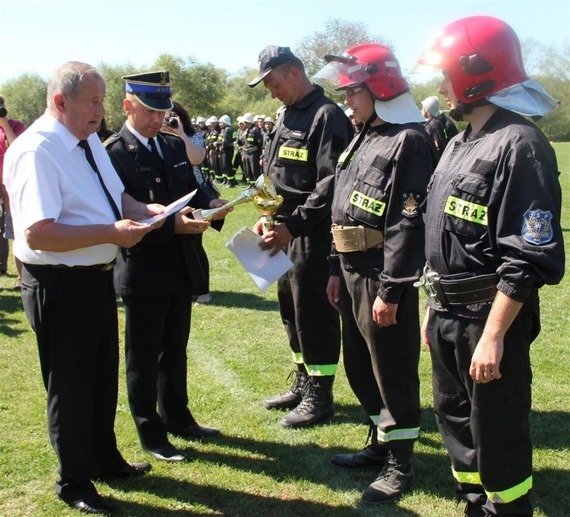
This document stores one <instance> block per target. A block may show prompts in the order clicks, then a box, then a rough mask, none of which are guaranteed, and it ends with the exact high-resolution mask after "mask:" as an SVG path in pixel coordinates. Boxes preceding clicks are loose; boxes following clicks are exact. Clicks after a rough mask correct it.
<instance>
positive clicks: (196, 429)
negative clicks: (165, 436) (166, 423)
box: [169, 424, 221, 439]
mask: <svg viewBox="0 0 570 517" xmlns="http://www.w3.org/2000/svg"><path fill="white" fill-rule="evenodd" d="M169 433H171V434H173V435H174V436H180V437H181V438H197V439H201V438H215V437H217V436H220V434H221V433H220V431H219V430H218V429H213V428H212V427H203V426H201V425H198V424H191V425H189V426H186V427H183V428H182V429H172V430H169Z"/></svg>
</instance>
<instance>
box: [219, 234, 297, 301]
mask: <svg viewBox="0 0 570 517" xmlns="http://www.w3.org/2000/svg"><path fill="white" fill-rule="evenodd" d="M260 239H261V237H259V235H256V234H255V233H253V232H252V231H251V230H249V229H248V228H245V227H243V228H241V229H240V230H238V231H237V232H236V233H235V234H234V236H233V237H232V238H231V239H230V240H229V241H228V242H227V243H226V247H227V248H228V249H229V250H230V251H231V252H232V253H233V254H234V255H235V256H236V257H237V259H238V260H239V261H240V262H241V264H242V266H243V267H244V268H245V270H246V271H247V272H248V273H249V276H251V278H252V280H253V281H254V282H255V285H257V287H258V288H259V290H260V291H262V292H264V291H266V290H267V289H268V288H269V287H270V286H271V284H273V283H274V282H276V281H277V280H278V279H279V278H280V277H281V276H282V275H284V274H285V273H286V272H287V271H289V269H291V267H293V263H292V262H291V260H290V259H289V257H288V256H287V255H286V254H285V252H283V251H280V252H279V253H277V255H275V256H273V257H270V256H269V254H270V253H271V251H270V250H262V249H261V248H260V247H259V241H260Z"/></svg>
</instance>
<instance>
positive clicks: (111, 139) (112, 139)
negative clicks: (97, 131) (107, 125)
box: [103, 133, 121, 147]
mask: <svg viewBox="0 0 570 517" xmlns="http://www.w3.org/2000/svg"><path fill="white" fill-rule="evenodd" d="M119 138H121V135H120V134H119V133H113V134H112V135H111V136H110V137H109V138H107V140H105V141H104V142H103V147H107V146H108V145H109V144H112V143H113V142H116V141H117V140H119Z"/></svg>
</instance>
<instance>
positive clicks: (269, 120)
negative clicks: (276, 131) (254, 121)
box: [264, 117, 275, 124]
mask: <svg viewBox="0 0 570 517" xmlns="http://www.w3.org/2000/svg"><path fill="white" fill-rule="evenodd" d="M264 122H269V123H271V124H275V122H274V120H273V119H272V118H271V117H265V119H264Z"/></svg>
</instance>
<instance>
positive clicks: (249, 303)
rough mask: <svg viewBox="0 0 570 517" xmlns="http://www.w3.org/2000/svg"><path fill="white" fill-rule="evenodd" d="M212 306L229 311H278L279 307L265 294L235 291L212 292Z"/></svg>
mask: <svg viewBox="0 0 570 517" xmlns="http://www.w3.org/2000/svg"><path fill="white" fill-rule="evenodd" d="M211 294H212V296H213V299H214V301H213V303H212V305H214V306H216V307H224V308H227V309H234V308H237V307H239V308H242V309H256V310H258V311H267V312H272V311H277V310H278V309H279V306H278V304H277V302H276V301H275V300H268V299H267V298H266V297H265V296H264V295H263V294H254V293H236V292H234V291H211Z"/></svg>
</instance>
